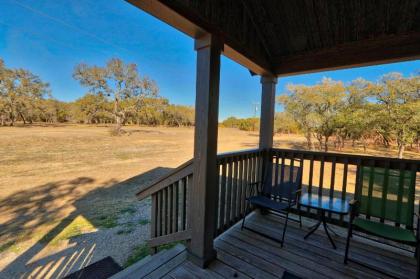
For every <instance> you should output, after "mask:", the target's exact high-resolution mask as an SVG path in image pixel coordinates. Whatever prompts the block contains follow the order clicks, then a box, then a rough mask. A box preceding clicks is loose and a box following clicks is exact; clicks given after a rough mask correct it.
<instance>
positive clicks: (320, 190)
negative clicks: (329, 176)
mask: <svg viewBox="0 0 420 279" xmlns="http://www.w3.org/2000/svg"><path fill="white" fill-rule="evenodd" d="M320 164H321V166H320V168H319V188H318V195H319V196H322V194H323V187H324V168H325V167H324V165H325V156H324V155H322V156H321V162H320Z"/></svg>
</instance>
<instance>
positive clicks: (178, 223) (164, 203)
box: [136, 160, 193, 248]
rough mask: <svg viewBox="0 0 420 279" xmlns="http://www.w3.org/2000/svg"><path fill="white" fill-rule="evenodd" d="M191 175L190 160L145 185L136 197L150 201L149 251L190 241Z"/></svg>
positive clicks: (191, 166)
mask: <svg viewBox="0 0 420 279" xmlns="http://www.w3.org/2000/svg"><path fill="white" fill-rule="evenodd" d="M192 175H193V160H189V161H187V162H185V163H184V164H182V165H181V166H179V167H177V168H176V169H174V170H172V171H170V172H169V173H168V174H166V175H165V176H163V177H160V178H159V179H157V180H155V181H153V182H152V183H150V184H146V185H144V186H143V187H142V188H141V189H140V191H139V192H138V193H137V194H136V195H137V198H138V199H140V200H142V199H145V198H147V197H149V196H151V199H152V214H151V230H150V233H151V235H150V240H149V241H148V244H149V246H150V247H151V248H156V247H157V246H160V245H163V244H168V243H172V242H175V241H182V240H188V239H190V238H191V231H190V228H189V222H188V207H187V203H188V200H189V198H188V197H189V193H190V190H191V185H192Z"/></svg>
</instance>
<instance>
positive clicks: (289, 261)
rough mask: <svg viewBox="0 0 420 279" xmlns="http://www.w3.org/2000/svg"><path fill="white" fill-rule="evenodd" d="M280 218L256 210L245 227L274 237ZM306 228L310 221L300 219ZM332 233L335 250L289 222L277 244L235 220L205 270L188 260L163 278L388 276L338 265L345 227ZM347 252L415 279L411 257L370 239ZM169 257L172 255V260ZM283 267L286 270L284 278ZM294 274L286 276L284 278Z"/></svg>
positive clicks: (320, 237) (278, 232)
mask: <svg viewBox="0 0 420 279" xmlns="http://www.w3.org/2000/svg"><path fill="white" fill-rule="evenodd" d="M282 224H283V220H281V219H279V218H278V217H276V216H273V215H270V216H261V215H260V214H258V213H257V212H256V213H254V214H252V215H251V216H250V217H249V226H250V227H252V228H254V229H257V230H264V231H265V232H267V233H268V234H270V235H271V236H273V237H278V236H279V235H281V233H282ZM303 224H304V226H305V227H307V226H310V225H312V224H313V220H312V219H308V218H304V220H303ZM335 230H336V231H337V232H338V234H339V235H338V236H333V238H334V240H335V241H336V243H337V248H338V249H337V250H335V249H333V248H332V246H331V245H330V243H329V241H328V239H327V238H326V236H325V234H324V233H322V232H321V231H317V232H316V233H315V235H313V236H311V238H310V239H308V240H307V241H303V236H304V234H305V233H306V231H307V229H305V228H304V229H301V228H299V226H298V225H296V224H292V225H291V226H290V227H288V233H287V235H286V243H285V246H284V247H283V248H280V244H279V243H277V242H274V241H272V240H270V239H267V238H265V237H261V236H259V235H257V234H255V233H252V232H249V231H247V230H241V229H240V224H237V225H235V226H233V227H232V228H231V229H229V230H228V231H226V232H225V233H223V234H222V235H220V236H219V237H217V238H216V239H215V241H214V246H215V249H216V251H217V259H216V260H214V261H213V262H212V263H210V265H209V266H208V268H207V269H201V268H199V267H197V266H196V265H194V264H193V263H191V262H190V261H188V260H185V261H183V262H182V263H181V264H179V265H177V266H176V267H175V268H174V269H172V270H170V271H168V273H166V274H165V277H164V278H197V277H198V278H272V279H274V278H392V277H390V276H387V275H385V274H383V273H379V272H377V271H375V270H372V269H369V268H366V267H363V266H360V265H357V264H354V263H349V264H348V265H343V261H342V259H343V257H344V247H345V236H346V233H347V232H346V230H343V229H340V228H338V227H335ZM353 247H354V249H352V256H353V257H355V258H358V259H359V260H362V261H365V262H366V264H370V265H375V266H377V267H378V268H380V269H382V270H383V271H384V272H386V273H389V274H392V275H394V276H395V277H397V278H415V271H416V265H415V259H414V258H413V256H412V255H411V254H409V253H405V252H403V251H396V250H395V249H389V247H384V246H381V245H380V244H378V243H375V242H371V241H370V242H369V241H366V240H364V239H362V238H358V239H357V240H356V241H355V242H354V246H353ZM172 260H173V259H172ZM285 271H287V273H286V274H288V275H286V276H285V277H283V276H284V274H285ZM292 275H294V276H297V277H287V276H292Z"/></svg>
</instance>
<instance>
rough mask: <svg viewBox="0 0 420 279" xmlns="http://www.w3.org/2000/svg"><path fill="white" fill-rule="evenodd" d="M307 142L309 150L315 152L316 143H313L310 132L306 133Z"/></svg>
mask: <svg viewBox="0 0 420 279" xmlns="http://www.w3.org/2000/svg"><path fill="white" fill-rule="evenodd" d="M305 138H306V142H307V144H308V149H309V150H313V149H314V143H313V142H312V136H311V133H310V132H307V133H305Z"/></svg>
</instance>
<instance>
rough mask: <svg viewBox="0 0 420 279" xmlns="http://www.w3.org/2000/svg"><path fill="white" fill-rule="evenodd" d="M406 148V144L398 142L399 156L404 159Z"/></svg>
mask: <svg viewBox="0 0 420 279" xmlns="http://www.w3.org/2000/svg"><path fill="white" fill-rule="evenodd" d="M404 149H405V145H404V144H402V143H400V144H398V158H399V159H402V158H403V156H404Z"/></svg>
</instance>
